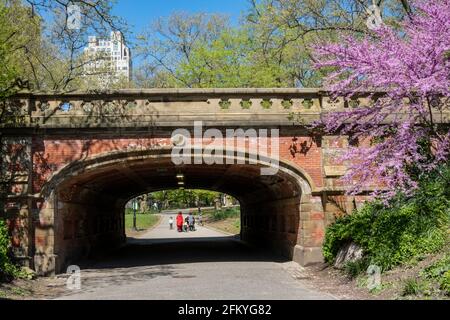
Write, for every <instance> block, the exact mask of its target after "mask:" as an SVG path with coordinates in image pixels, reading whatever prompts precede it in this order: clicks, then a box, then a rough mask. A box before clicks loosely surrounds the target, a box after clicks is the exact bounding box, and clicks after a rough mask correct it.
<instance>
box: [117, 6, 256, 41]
mask: <svg viewBox="0 0 450 320" xmlns="http://www.w3.org/2000/svg"><path fill="white" fill-rule="evenodd" d="M248 8H249V3H248V2H247V0H117V4H116V5H115V6H114V10H113V13H114V14H115V15H118V16H120V17H122V18H124V19H125V20H126V21H127V23H128V24H129V26H130V29H131V31H132V32H133V33H134V34H135V35H136V34H138V33H139V32H140V31H141V30H143V29H144V28H145V27H146V26H148V25H149V24H150V23H151V22H152V21H154V20H155V19H157V18H159V17H165V16H168V15H170V14H171V13H172V12H177V11H178V12H179V11H184V12H188V13H195V12H207V13H222V14H225V15H228V16H229V17H230V19H231V22H232V23H237V22H238V21H239V18H240V16H241V13H242V12H243V11H246V9H248Z"/></svg>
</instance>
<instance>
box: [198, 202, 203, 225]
mask: <svg viewBox="0 0 450 320" xmlns="http://www.w3.org/2000/svg"><path fill="white" fill-rule="evenodd" d="M198 224H199V225H201V226H202V227H203V215H202V209H200V207H198Z"/></svg>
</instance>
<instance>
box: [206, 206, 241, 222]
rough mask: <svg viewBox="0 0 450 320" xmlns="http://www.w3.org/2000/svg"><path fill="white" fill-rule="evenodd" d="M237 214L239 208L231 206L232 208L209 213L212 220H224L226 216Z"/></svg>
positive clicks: (237, 215) (233, 216) (231, 216)
mask: <svg viewBox="0 0 450 320" xmlns="http://www.w3.org/2000/svg"><path fill="white" fill-rule="evenodd" d="M239 215H240V210H239V208H234V207H233V208H226V209H220V210H214V212H213V213H212V215H211V219H212V220H213V221H218V220H225V219H228V218H235V217H239Z"/></svg>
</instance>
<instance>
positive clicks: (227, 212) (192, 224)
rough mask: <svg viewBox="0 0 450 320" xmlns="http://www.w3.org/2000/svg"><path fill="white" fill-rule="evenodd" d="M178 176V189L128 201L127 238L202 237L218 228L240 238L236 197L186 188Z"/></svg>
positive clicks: (125, 209) (181, 175)
mask: <svg viewBox="0 0 450 320" xmlns="http://www.w3.org/2000/svg"><path fill="white" fill-rule="evenodd" d="M177 179H178V184H179V188H178V189H170V190H161V191H154V192H151V193H144V194H142V195H139V196H136V197H134V198H132V199H131V200H129V201H128V202H127V204H126V205H125V208H124V213H125V233H126V236H127V240H128V239H129V238H134V237H149V236H150V237H151V238H153V239H154V238H164V237H169V238H183V237H189V238H192V237H194V236H196V235H199V236H201V237H204V236H206V235H208V234H211V232H207V229H212V230H213V231H214V230H217V231H219V232H221V233H222V236H223V234H229V235H234V236H236V237H240V226H241V214H240V203H239V201H238V200H237V199H235V198H234V197H233V196H231V195H228V194H225V193H221V192H216V191H211V190H202V189H186V188H184V175H183V174H177ZM196 231H200V232H196ZM189 232H196V233H189ZM188 233H189V234H188Z"/></svg>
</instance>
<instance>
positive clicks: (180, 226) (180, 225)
mask: <svg viewBox="0 0 450 320" xmlns="http://www.w3.org/2000/svg"><path fill="white" fill-rule="evenodd" d="M183 222H184V219H183V214H182V213H181V211H180V212H178V215H177V230H178V232H182V231H183Z"/></svg>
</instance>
